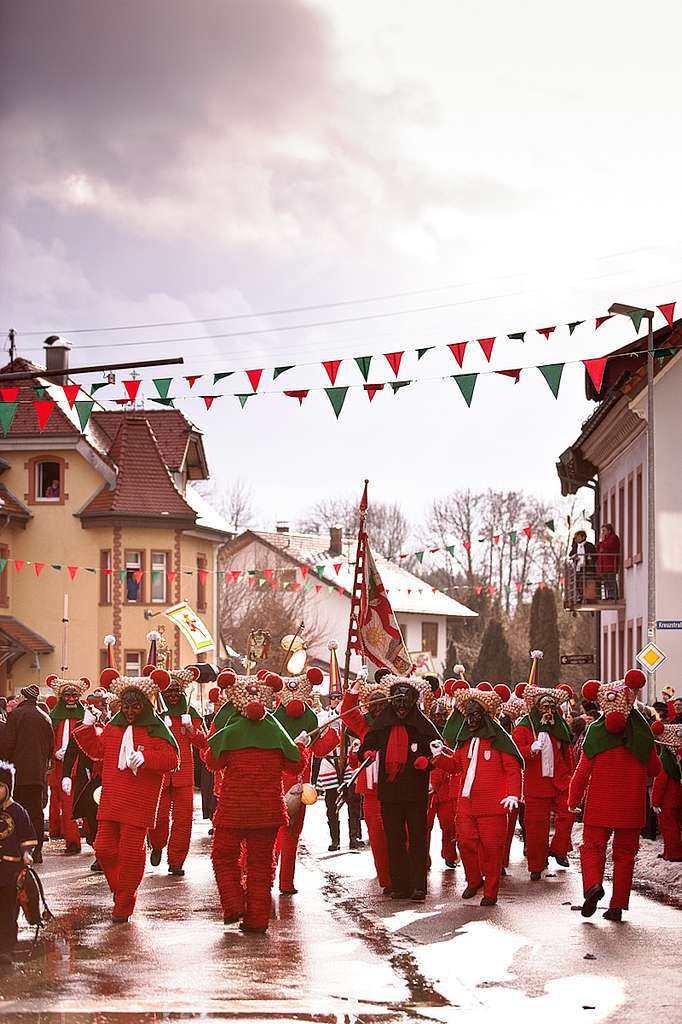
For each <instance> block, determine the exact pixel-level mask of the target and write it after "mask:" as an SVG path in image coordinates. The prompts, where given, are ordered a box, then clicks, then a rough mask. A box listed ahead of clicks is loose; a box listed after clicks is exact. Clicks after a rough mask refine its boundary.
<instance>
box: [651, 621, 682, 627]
mask: <svg viewBox="0 0 682 1024" xmlns="http://www.w3.org/2000/svg"><path fill="white" fill-rule="evenodd" d="M656 629H682V619H659V620H658V621H657V623H656Z"/></svg>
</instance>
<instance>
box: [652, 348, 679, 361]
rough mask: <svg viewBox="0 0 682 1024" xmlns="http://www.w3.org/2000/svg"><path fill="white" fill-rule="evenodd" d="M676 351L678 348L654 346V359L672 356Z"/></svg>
mask: <svg viewBox="0 0 682 1024" xmlns="http://www.w3.org/2000/svg"><path fill="white" fill-rule="evenodd" d="M676 352H679V349H678V348H655V349H654V359H667V358H668V357H669V356H674V355H675V353H676Z"/></svg>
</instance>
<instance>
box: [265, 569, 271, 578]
mask: <svg viewBox="0 0 682 1024" xmlns="http://www.w3.org/2000/svg"><path fill="white" fill-rule="evenodd" d="M263 576H264V577H265V579H266V580H271V579H272V569H263Z"/></svg>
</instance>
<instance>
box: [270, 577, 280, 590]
mask: <svg viewBox="0 0 682 1024" xmlns="http://www.w3.org/2000/svg"><path fill="white" fill-rule="evenodd" d="M270 586H271V587H272V589H273V590H276V589H277V587H278V586H279V580H277V579H275V580H273V581H272V583H271V584H270Z"/></svg>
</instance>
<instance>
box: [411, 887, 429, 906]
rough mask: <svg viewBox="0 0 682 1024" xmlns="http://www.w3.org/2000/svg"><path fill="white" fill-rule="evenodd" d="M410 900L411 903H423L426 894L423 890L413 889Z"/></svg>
mask: <svg viewBox="0 0 682 1024" xmlns="http://www.w3.org/2000/svg"><path fill="white" fill-rule="evenodd" d="M410 899H411V900H412V902H413V903H423V902H424V900H425V899H426V893H425V892H424V890H423V889H415V890H414V892H413V893H412V896H411V897H410Z"/></svg>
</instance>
